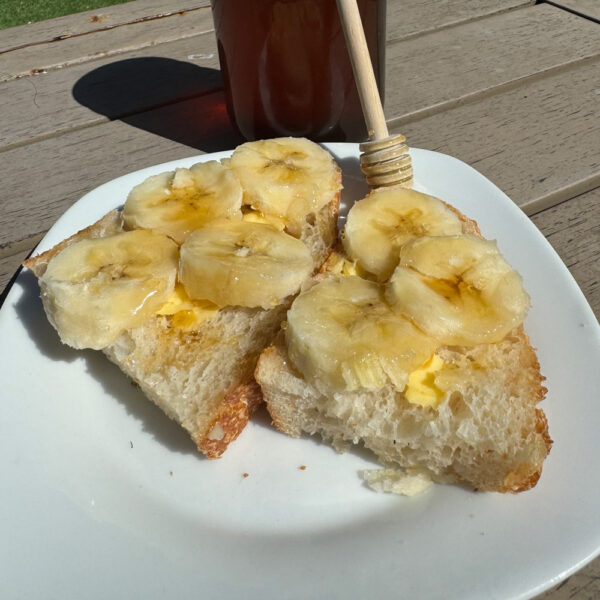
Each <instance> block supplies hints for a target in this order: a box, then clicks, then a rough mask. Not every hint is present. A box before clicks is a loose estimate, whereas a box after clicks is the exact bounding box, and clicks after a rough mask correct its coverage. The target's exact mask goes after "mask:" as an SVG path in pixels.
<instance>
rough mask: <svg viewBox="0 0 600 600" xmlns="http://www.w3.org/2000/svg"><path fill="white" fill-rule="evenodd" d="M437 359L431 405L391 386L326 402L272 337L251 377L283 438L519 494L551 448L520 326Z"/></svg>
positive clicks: (535, 371)
mask: <svg viewBox="0 0 600 600" xmlns="http://www.w3.org/2000/svg"><path fill="white" fill-rule="evenodd" d="M437 353H438V354H439V356H440V358H442V360H443V361H444V368H443V369H442V370H441V371H440V372H439V374H436V383H437V384H438V385H439V387H440V389H442V390H443V392H444V396H443V399H442V400H441V402H440V403H439V405H438V407H437V408H431V407H425V406H420V405H416V404H413V403H411V402H409V401H408V400H407V399H406V397H405V396H404V393H403V392H399V391H398V390H397V389H395V388H394V387H393V386H392V385H388V386H387V387H385V388H383V389H382V390H379V391H376V392H369V391H356V392H343V393H336V394H332V395H331V396H329V397H326V396H324V395H322V394H321V393H320V392H319V391H317V390H316V389H315V388H314V387H313V386H311V385H309V384H307V383H306V381H304V379H302V377H301V376H300V374H299V373H297V372H296V371H295V370H294V368H293V366H292V365H291V363H290V361H289V359H288V357H287V354H286V350H285V344H284V339H283V336H282V335H280V336H278V338H277V340H276V343H275V344H274V345H273V346H272V347H270V348H269V349H267V350H266V351H265V352H264V353H263V355H262V356H261V359H260V361H259V364H258V367H257V370H256V374H255V375H256V379H257V381H258V382H259V383H260V385H261V387H262V391H263V397H264V399H265V401H266V403H267V406H268V409H269V412H270V414H271V417H272V420H273V422H274V424H275V425H276V426H277V427H278V428H279V429H280V430H281V431H283V432H285V433H287V434H288V435H292V436H295V437H298V436H300V435H301V434H302V433H303V432H304V433H308V434H311V435H312V434H320V435H321V437H322V438H323V439H324V440H325V441H328V442H330V443H331V444H332V445H333V447H334V448H336V449H337V450H338V451H340V452H343V451H344V450H345V449H346V448H348V446H350V445H352V444H363V445H364V446H365V447H366V448H368V449H370V450H372V451H373V452H374V453H375V454H376V455H377V457H378V458H379V460H380V461H381V463H382V464H384V465H386V466H390V465H391V466H395V467H402V468H404V469H408V470H409V471H410V470H411V469H416V470H417V471H419V472H421V473H425V472H426V473H428V475H429V476H430V478H431V479H433V480H434V481H444V482H450V481H463V482H466V483H468V484H470V485H471V486H472V487H473V488H475V489H478V490H490V491H491V490H494V491H501V492H519V491H523V490H526V489H529V488H530V487H532V486H533V485H535V483H536V482H537V480H538V479H539V476H540V474H541V469H542V463H543V461H544V459H545V458H546V456H547V454H548V452H549V451H550V447H551V444H552V442H551V440H550V437H549V435H548V426H547V423H546V419H545V416H544V414H543V412H542V411H541V410H539V409H537V408H536V404H537V403H538V402H539V401H540V400H542V398H543V397H544V395H545V393H546V389H545V388H544V387H543V386H542V380H543V378H542V376H541V375H540V370H539V363H538V361H537V357H536V354H535V351H534V350H533V348H532V347H531V345H530V343H529V339H528V337H527V335H526V334H525V332H524V331H523V328H522V327H518V328H516V329H515V330H513V331H512V332H511V333H510V334H509V335H508V336H506V338H504V340H502V341H501V342H499V343H497V344H482V345H478V346H473V347H443V348H440V349H439V350H438V351H437ZM292 403H294V404H295V406H293V405H292ZM376 480H377V483H376V484H377V487H379V488H381V489H383V488H389V489H390V490H391V487H393V486H392V483H391V482H390V481H391V480H389V478H388V483H383V481H384V480H385V478H384V480H379V479H377V478H376ZM403 485H404V484H403Z"/></svg>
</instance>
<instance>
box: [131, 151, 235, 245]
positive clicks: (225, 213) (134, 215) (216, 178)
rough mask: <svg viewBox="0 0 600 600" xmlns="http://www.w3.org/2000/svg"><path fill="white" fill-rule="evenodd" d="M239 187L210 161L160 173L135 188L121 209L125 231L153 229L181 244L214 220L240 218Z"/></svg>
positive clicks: (228, 173) (219, 167)
mask: <svg viewBox="0 0 600 600" xmlns="http://www.w3.org/2000/svg"><path fill="white" fill-rule="evenodd" d="M241 208H242V188H241V186H240V184H239V182H238V180H237V179H236V178H235V176H234V175H233V173H232V171H231V170H230V169H227V168H226V167H224V166H223V165H222V164H221V163H219V162H217V161H214V160H211V161H209V162H205V163H197V164H195V165H193V166H192V167H190V168H189V169H184V168H181V169H176V170H175V171H171V172H167V173H160V174H159V175H153V176H152V177H149V178H148V179H146V180H145V181H143V182H142V183H140V184H139V185H137V186H135V187H134V188H133V189H132V190H131V192H130V193H129V196H128V197H127V200H126V202H125V206H124V207H123V221H124V223H125V226H126V227H127V228H128V229H138V228H140V229H152V230H154V231H158V232H160V233H164V234H166V235H168V236H170V237H171V238H173V239H174V240H175V241H176V242H177V243H178V244H181V243H183V241H184V239H185V238H186V237H187V236H188V235H189V234H190V232H192V231H194V230H196V229H198V228H200V227H202V226H204V225H206V224H207V223H210V222H211V221H214V220H217V219H230V220H232V221H239V220H241V218H242V211H241Z"/></svg>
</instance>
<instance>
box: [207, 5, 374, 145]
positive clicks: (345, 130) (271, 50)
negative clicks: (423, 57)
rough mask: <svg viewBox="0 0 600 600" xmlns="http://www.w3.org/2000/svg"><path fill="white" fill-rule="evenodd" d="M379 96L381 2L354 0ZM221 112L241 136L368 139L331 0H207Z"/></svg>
mask: <svg viewBox="0 0 600 600" xmlns="http://www.w3.org/2000/svg"><path fill="white" fill-rule="evenodd" d="M358 5H359V10H360V13H361V18H362V22H363V28H364V30H365V36H366V39H367V44H368V46H369V52H370V55H371V61H372V63H373V68H374V72H375V78H376V80H377V83H378V86H379V91H380V94H381V96H382V99H383V83H384V71H385V9H386V5H385V0H358ZM212 10H213V18H214V23H215V31H216V36H217V44H218V49H219V61H220V64H221V71H222V74H223V84H224V89H225V97H226V102H227V110H228V113H229V116H230V119H231V121H232V122H233V124H234V125H235V126H236V127H237V129H238V130H239V132H240V133H241V135H242V136H243V137H244V138H246V139H247V140H253V139H262V138H269V137H277V136H284V135H291V136H298V137H307V138H309V139H312V140H314V141H339V142H345V141H349V142H358V141H363V140H365V139H366V138H367V131H366V126H365V124H364V118H363V114H362V110H361V106H360V100H359V97H358V91H357V89H356V84H355V82H354V75H353V73H352V66H351V63H350V57H349V54H348V50H347V48H346V42H345V39H344V32H343V29H342V24H341V21H340V18H339V15H338V12H337V4H336V0H212Z"/></svg>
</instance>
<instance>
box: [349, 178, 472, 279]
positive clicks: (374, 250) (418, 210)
mask: <svg viewBox="0 0 600 600" xmlns="http://www.w3.org/2000/svg"><path fill="white" fill-rule="evenodd" d="M460 233H462V224H461V221H460V219H459V218H458V215H457V214H456V213H455V212H454V211H452V210H450V209H449V208H448V207H447V206H446V205H445V204H444V203H443V202H442V201H441V200H438V199H437V198H434V197H433V196H428V195H427V194H422V193H421V192H416V191H415V190H410V189H406V188H403V187H399V186H394V187H390V188H380V189H378V190H375V191H373V192H371V193H370V194H369V195H368V196H367V197H366V198H363V199H362V200H360V201H359V202H357V203H356V204H355V205H354V206H353V207H352V208H351V209H350V211H349V213H348V218H347V221H346V227H345V228H344V231H343V232H342V242H343V245H344V249H345V250H346V252H347V254H348V255H349V256H350V258H352V259H353V260H356V261H357V262H358V264H359V265H360V266H361V267H362V268H363V269H365V270H366V271H368V272H369V273H372V274H373V275H375V276H376V277H377V279H378V280H379V281H385V280H386V279H388V278H389V277H390V275H391V274H392V273H393V271H394V269H395V268H396V265H397V264H398V257H399V254H400V248H401V247H402V245H403V244H405V243H406V242H408V241H409V240H411V239H413V238H415V237H421V236H424V235H455V234H460Z"/></svg>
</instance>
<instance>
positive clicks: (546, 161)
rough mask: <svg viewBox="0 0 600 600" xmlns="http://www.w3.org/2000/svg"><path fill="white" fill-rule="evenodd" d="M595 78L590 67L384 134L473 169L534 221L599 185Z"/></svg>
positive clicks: (598, 70) (596, 69)
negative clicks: (395, 135)
mask: <svg viewBox="0 0 600 600" xmlns="http://www.w3.org/2000/svg"><path fill="white" fill-rule="evenodd" d="M599 78H600V61H599V60H594V61H591V62H587V63H584V64H581V65H580V66H578V67H577V68H573V69H568V70H566V71H561V72H559V73H555V74H553V75H551V76H547V77H544V78H542V79H538V80H533V81H530V82H528V83H526V84H525V85H522V86H519V87H517V88H515V89H511V90H507V91H503V92H502V93H499V94H496V95H493V96H490V97H485V98H482V99H480V100H478V101H476V102H470V103H468V104H464V105H461V106H457V107H454V108H452V109H449V110H446V111H444V112H442V113H439V114H435V115H432V116H429V117H425V118H423V119H419V120H417V121H415V122H411V123H405V124H402V123H401V124H400V125H398V124H392V126H391V127H390V129H391V130H392V131H395V132H402V133H404V134H405V135H406V136H407V139H408V142H409V144H410V145H412V146H414V147H417V148H427V149H429V150H436V151H438V152H443V153H445V154H449V155H451V156H455V157H456V158H459V159H461V160H463V161H464V162H466V163H468V164H470V165H472V166H473V167H475V168H476V169H477V170H479V171H480V172H481V173H483V174H484V175H485V176H486V177H488V178H489V179H490V180H491V181H493V182H494V183H495V184H496V185H498V186H499V187H500V188H501V189H502V190H503V191H504V192H506V194H508V196H510V197H511V198H512V200H513V201H514V202H515V203H516V204H518V205H519V206H520V207H521V208H522V209H523V210H524V211H525V212H527V213H528V214H533V213H535V212H538V211H540V210H542V209H543V208H547V207H549V206H552V205H555V204H558V203H559V202H561V201H563V200H565V199H567V198H572V197H574V196H577V195H579V194H581V193H583V192H586V191H588V190H591V189H593V188H595V187H597V186H598V185H600V120H599V119H598V83H597V82H598V80H599Z"/></svg>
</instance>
